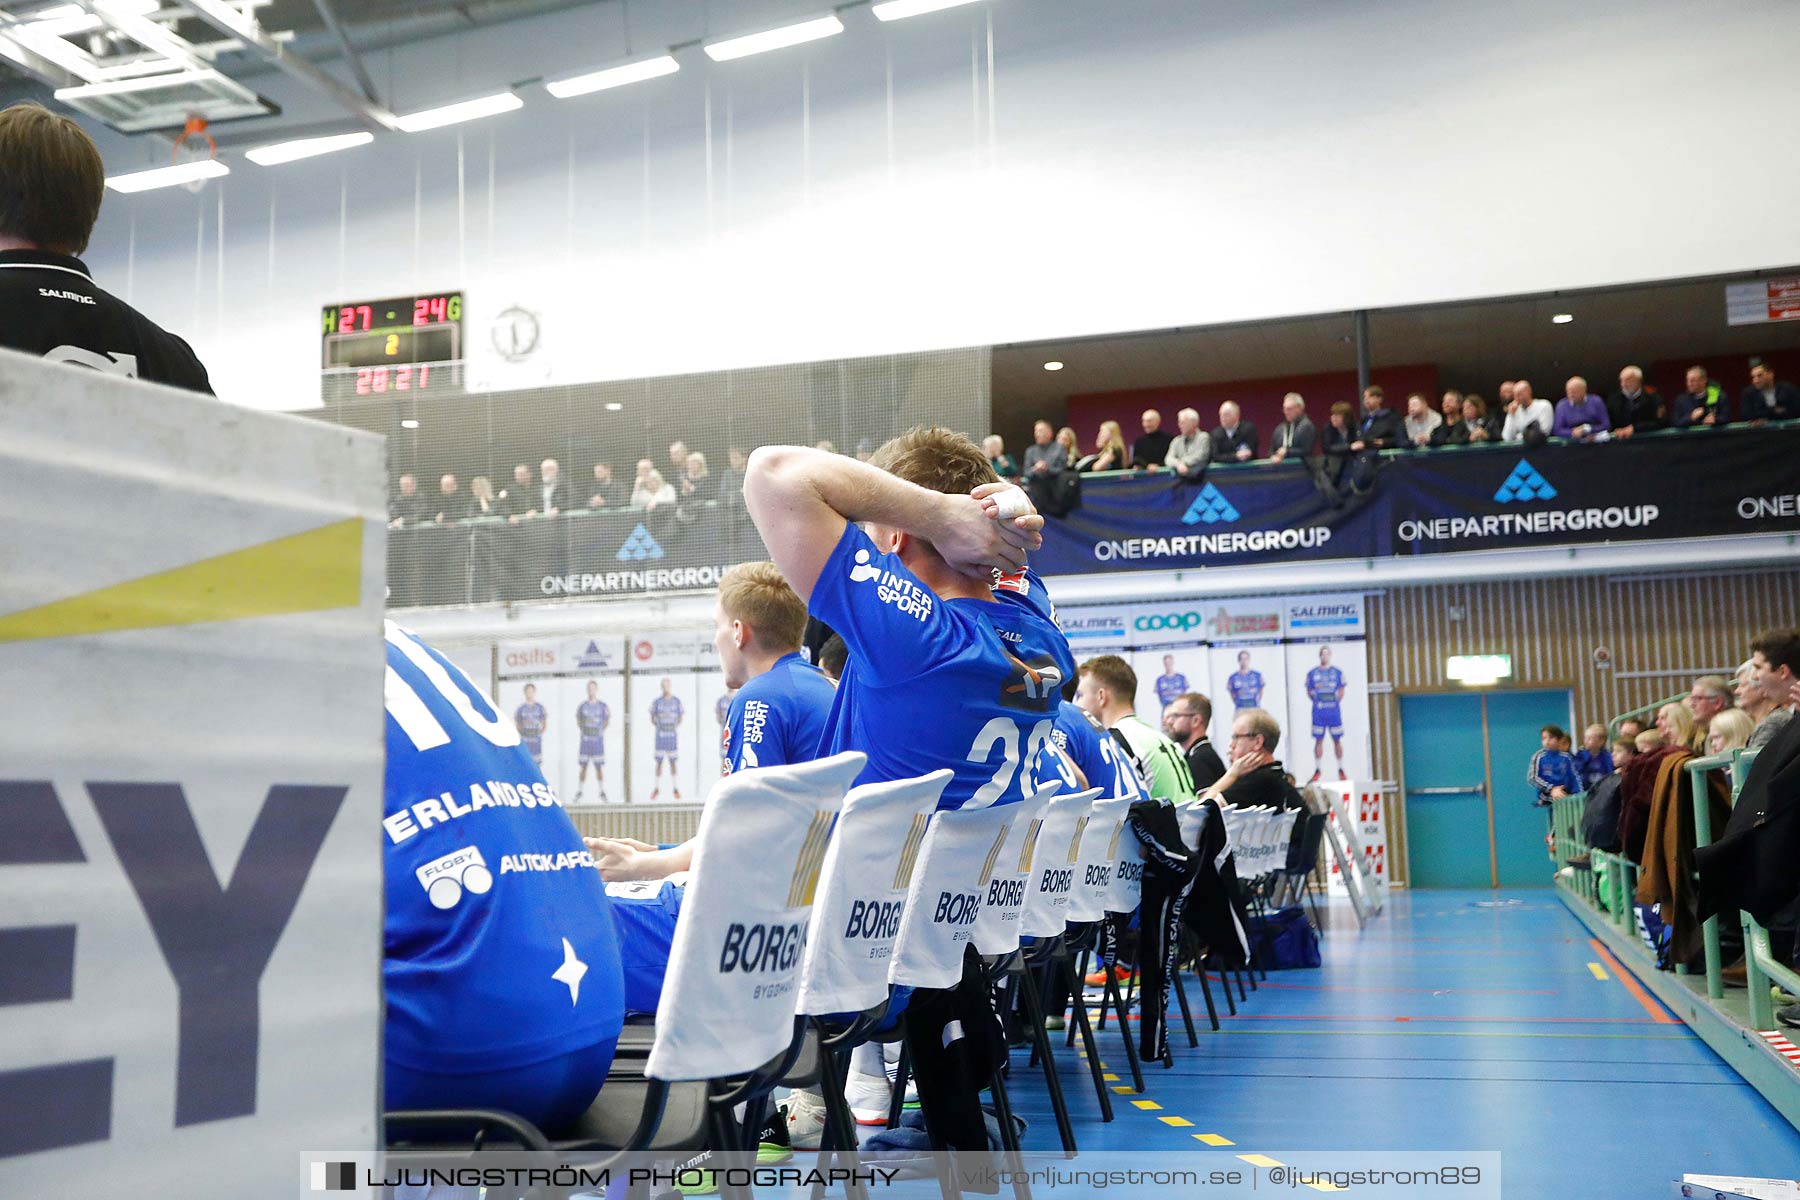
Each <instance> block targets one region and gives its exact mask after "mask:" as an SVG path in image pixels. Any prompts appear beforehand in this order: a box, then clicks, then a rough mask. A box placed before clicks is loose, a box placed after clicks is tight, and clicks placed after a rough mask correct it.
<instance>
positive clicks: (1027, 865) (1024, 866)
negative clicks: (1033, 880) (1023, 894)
mask: <svg viewBox="0 0 1800 1200" xmlns="http://www.w3.org/2000/svg"><path fill="white" fill-rule="evenodd" d="M1043 827H1044V822H1043V820H1042V819H1041V818H1040V819H1039V820H1036V821H1033V822H1032V823H1031V825H1030V827H1029V828H1028V829H1026V830H1025V844H1024V845H1023V846H1021V847H1019V874H1021V875H1029V874H1031V856H1032V855H1033V854H1034V853H1035V852H1036V851H1037V840H1038V831H1039V830H1041V829H1042V828H1043Z"/></svg>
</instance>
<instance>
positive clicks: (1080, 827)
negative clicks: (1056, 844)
mask: <svg viewBox="0 0 1800 1200" xmlns="http://www.w3.org/2000/svg"><path fill="white" fill-rule="evenodd" d="M1087 823H1088V819H1087V817H1085V816H1084V817H1082V818H1081V820H1079V821H1077V822H1075V836H1074V837H1072V838H1070V839H1069V858H1068V861H1069V862H1071V863H1075V862H1079V861H1081V835H1082V834H1084V833H1086V832H1087Z"/></svg>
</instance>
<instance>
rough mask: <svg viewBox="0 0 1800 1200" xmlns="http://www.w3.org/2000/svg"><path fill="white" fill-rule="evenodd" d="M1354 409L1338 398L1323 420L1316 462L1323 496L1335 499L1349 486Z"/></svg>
mask: <svg viewBox="0 0 1800 1200" xmlns="http://www.w3.org/2000/svg"><path fill="white" fill-rule="evenodd" d="M1355 422H1356V409H1354V408H1353V407H1351V405H1350V403H1349V401H1347V400H1339V401H1337V402H1336V403H1334V404H1333V405H1332V406H1331V413H1330V415H1329V416H1327V417H1326V419H1325V434H1324V436H1323V437H1322V438H1321V439H1320V449H1321V450H1322V451H1323V454H1322V456H1321V458H1320V463H1319V487H1320V488H1321V489H1322V490H1323V491H1324V492H1325V495H1326V498H1327V499H1330V500H1333V501H1335V500H1337V499H1339V498H1340V497H1342V495H1343V493H1344V490H1345V489H1346V488H1347V487H1348V486H1349V483H1348V480H1347V476H1348V473H1349V472H1348V467H1349V464H1350V444H1351V443H1352V442H1353V441H1355V440H1356V427H1355Z"/></svg>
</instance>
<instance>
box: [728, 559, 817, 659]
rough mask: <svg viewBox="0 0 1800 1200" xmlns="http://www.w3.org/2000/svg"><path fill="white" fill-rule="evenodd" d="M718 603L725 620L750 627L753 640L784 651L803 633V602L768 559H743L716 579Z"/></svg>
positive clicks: (791, 648)
mask: <svg viewBox="0 0 1800 1200" xmlns="http://www.w3.org/2000/svg"><path fill="white" fill-rule="evenodd" d="M719 607H720V608H721V609H722V610H723V611H724V613H725V616H726V618H727V619H729V620H733V621H742V622H743V623H744V624H746V625H748V626H749V627H750V630H751V633H752V635H753V636H754V637H755V639H756V644H757V645H758V646H760V647H761V648H762V649H764V650H769V651H780V652H782V653H784V654H786V653H790V652H792V651H795V650H798V649H799V648H800V639H801V638H803V637H805V636H806V603H805V602H804V601H803V600H801V599H800V597H799V596H798V595H797V594H795V592H794V589H793V588H792V587H790V586H789V585H788V581H787V579H786V577H784V576H783V575H782V573H781V570H780V568H778V567H777V566H776V565H775V564H774V563H772V562H747V563H739V564H738V565H737V566H735V567H733V568H731V569H730V570H729V571H727V572H725V574H724V575H723V576H721V577H720V579H719Z"/></svg>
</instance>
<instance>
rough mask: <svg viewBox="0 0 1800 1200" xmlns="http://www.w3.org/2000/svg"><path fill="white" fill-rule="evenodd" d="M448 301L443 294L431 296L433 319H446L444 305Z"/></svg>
mask: <svg viewBox="0 0 1800 1200" xmlns="http://www.w3.org/2000/svg"><path fill="white" fill-rule="evenodd" d="M447 303H448V302H447V301H446V300H445V299H444V297H442V296H433V297H432V298H431V315H432V319H433V320H436V321H440V322H441V321H443V320H444V319H445V318H444V307H445V305H446V304H447Z"/></svg>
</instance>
